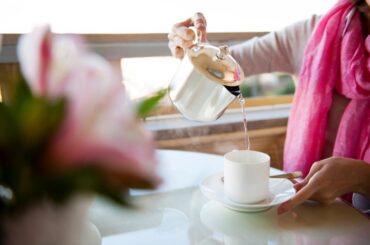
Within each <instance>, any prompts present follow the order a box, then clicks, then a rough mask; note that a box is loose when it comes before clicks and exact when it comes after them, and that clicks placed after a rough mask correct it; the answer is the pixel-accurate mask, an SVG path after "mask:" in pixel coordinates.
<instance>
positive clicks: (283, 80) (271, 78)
mask: <svg viewBox="0 0 370 245" xmlns="http://www.w3.org/2000/svg"><path fill="white" fill-rule="evenodd" d="M241 91H242V94H243V96H244V97H246V98H252V97H260V96H279V95H289V94H294V91H295V84H294V77H293V76H292V75H290V74H284V73H268V74H260V75H256V76H252V77H247V78H246V79H245V80H244V81H243V83H242V85H241Z"/></svg>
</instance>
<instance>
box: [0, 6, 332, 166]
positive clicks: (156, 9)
mask: <svg viewBox="0 0 370 245" xmlns="http://www.w3.org/2000/svg"><path fill="white" fill-rule="evenodd" d="M335 2H336V0H310V1H307V0H279V1H276V0H264V1H256V0H253V1H252V0H228V1H219V0H188V1H180V0H157V1H155V0H135V1H127V0H104V1H103V0H90V1H82V0H63V1H53V0H2V1H1V3H0V9H1V10H2V11H1V14H0V33H1V34H3V47H2V51H1V53H0V88H1V96H2V99H3V100H6V97H7V93H9V91H11V84H10V82H9V81H11V80H14V77H17V76H18V75H19V66H18V63H17V62H18V61H17V55H16V43H17V40H18V38H19V35H20V34H22V33H27V32H29V31H31V30H32V28H33V27H34V26H36V25H40V24H45V23H49V24H50V25H51V28H52V30H53V32H56V33H71V34H79V35H82V36H83V37H84V38H85V39H86V40H87V42H88V46H89V48H91V49H92V50H93V51H94V52H96V53H98V54H100V55H102V56H103V57H105V58H106V59H108V60H109V61H110V62H111V63H112V65H113V66H114V67H115V68H116V69H117V70H119V71H120V72H121V74H122V81H123V83H124V84H125V86H126V88H127V90H128V93H129V95H130V97H131V98H132V99H133V100H137V99H140V98H143V97H146V96H148V95H150V94H153V93H154V92H156V91H158V90H160V89H163V88H167V86H168V84H169V83H170V81H171V78H172V76H173V75H174V73H175V71H176V69H177V66H178V64H179V60H177V59H175V58H173V57H171V55H170V52H169V49H168V47H167V34H168V32H169V31H170V30H171V27H172V25H173V24H175V23H177V22H180V21H183V20H185V19H187V18H189V17H191V16H193V14H194V13H195V12H203V13H204V15H205V16H206V18H207V22H208V26H207V29H208V32H209V37H208V38H209V42H210V43H211V44H214V45H219V44H228V45H232V44H234V43H237V42H241V41H245V40H248V39H250V38H253V37H256V36H262V35H264V34H266V33H267V32H269V31H273V30H278V29H281V28H283V27H284V26H286V25H289V24H291V23H293V22H296V21H300V20H303V19H306V18H308V17H310V16H312V15H313V14H317V15H320V14H323V13H325V12H326V11H328V10H329V8H330V7H331V6H332V5H333V4H334V3H335ZM295 79H296V78H295V77H293V76H291V74H282V73H269V74H260V75H257V76H252V77H246V79H245V81H243V83H242V86H241V90H242V93H243V96H244V97H245V98H246V106H247V119H248V129H249V135H250V137H251V146H252V149H258V150H262V151H265V152H268V153H270V154H271V155H272V158H273V162H275V163H276V166H277V167H279V166H281V162H282V149H283V144H284V138H285V132H286V123H287V120H288V117H289V112H290V102H291V101H292V95H293V94H294V90H295V85H294V81H295ZM145 124H146V126H147V128H148V129H149V130H152V131H153V132H154V133H155V135H156V139H157V143H158V147H159V148H171V149H183V150H194V151H202V152H212V153H218V154H223V153H224V152H226V151H228V150H230V149H233V148H240V147H243V141H244V140H243V137H244V136H243V135H244V134H243V130H242V128H243V127H242V124H241V114H240V105H239V104H238V103H234V104H232V105H230V107H229V109H228V110H227V111H226V112H225V114H224V115H223V116H222V117H221V118H220V119H219V120H217V121H216V122H210V123H207V124H205V123H196V122H190V121H187V120H185V119H184V118H182V116H181V115H179V114H178V113H177V111H176V109H175V108H174V107H173V106H172V104H171V102H170V100H169V99H168V98H165V99H163V100H162V101H161V103H160V106H159V107H158V108H157V109H156V110H154V112H153V113H152V114H151V115H150V117H148V118H146V120H145Z"/></svg>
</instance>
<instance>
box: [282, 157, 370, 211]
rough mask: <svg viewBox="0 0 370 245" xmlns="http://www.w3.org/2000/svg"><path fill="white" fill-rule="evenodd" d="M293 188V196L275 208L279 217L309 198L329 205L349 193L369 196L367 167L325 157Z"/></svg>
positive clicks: (369, 173)
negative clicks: (294, 190) (295, 191)
mask: <svg viewBox="0 0 370 245" xmlns="http://www.w3.org/2000/svg"><path fill="white" fill-rule="evenodd" d="M294 188H295V189H296V190H297V193H296V195H295V196H294V197H293V198H292V199H290V200H289V201H287V202H285V203H283V204H282V205H281V206H280V207H279V208H278V214H282V213H285V212H287V211H289V210H291V209H293V208H294V207H296V206H298V205H299V204H301V203H303V202H304V201H305V200H308V199H310V200H314V201H317V202H320V203H322V204H330V203H332V202H334V201H335V198H336V197H339V196H341V195H343V194H345V193H348V192H357V193H360V194H363V195H365V196H370V164H368V163H366V162H365V161H361V160H354V159H349V158H339V157H331V158H327V159H324V160H321V161H318V162H315V163H314V164H313V165H312V167H311V170H310V172H309V174H308V175H307V176H306V178H305V179H304V180H303V181H302V182H299V183H296V184H295V185H294Z"/></svg>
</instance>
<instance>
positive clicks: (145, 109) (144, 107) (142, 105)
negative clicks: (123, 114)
mask: <svg viewBox="0 0 370 245" xmlns="http://www.w3.org/2000/svg"><path fill="white" fill-rule="evenodd" d="M166 94H167V89H163V90H160V91H158V92H157V93H156V94H155V95H154V96H152V97H149V98H147V99H145V100H143V101H141V102H139V104H138V108H137V114H138V116H139V117H142V118H144V117H146V116H147V115H148V114H149V112H150V111H151V110H152V109H153V108H154V107H155V106H156V105H157V104H158V102H159V101H160V100H161V99H162V98H163V97H164V96H165V95H166Z"/></svg>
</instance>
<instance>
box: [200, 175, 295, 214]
mask: <svg viewBox="0 0 370 245" xmlns="http://www.w3.org/2000/svg"><path fill="white" fill-rule="evenodd" d="M222 176H223V173H222V172H221V173H217V174H213V175H210V176H208V177H207V178H205V179H204V180H203V181H202V183H201V184H200V190H201V191H202V193H203V195H205V196H206V197H207V198H208V199H211V200H215V201H218V202H220V203H222V204H223V205H225V206H226V207H228V208H230V209H233V210H236V211H240V212H259V211H263V210H267V209H270V208H272V207H273V206H276V205H279V204H281V203H283V202H285V201H287V200H289V199H290V198H291V197H292V196H293V195H294V194H295V189H294V187H293V183H292V182H290V181H289V180H287V179H274V178H271V179H269V188H270V194H269V196H268V198H266V199H265V200H264V201H262V202H259V203H255V204H243V203H237V202H234V201H231V200H230V199H228V198H227V197H226V196H225V194H224V185H223V182H222V181H221V177H222Z"/></svg>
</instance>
